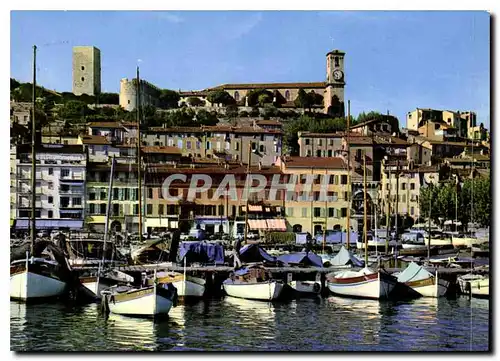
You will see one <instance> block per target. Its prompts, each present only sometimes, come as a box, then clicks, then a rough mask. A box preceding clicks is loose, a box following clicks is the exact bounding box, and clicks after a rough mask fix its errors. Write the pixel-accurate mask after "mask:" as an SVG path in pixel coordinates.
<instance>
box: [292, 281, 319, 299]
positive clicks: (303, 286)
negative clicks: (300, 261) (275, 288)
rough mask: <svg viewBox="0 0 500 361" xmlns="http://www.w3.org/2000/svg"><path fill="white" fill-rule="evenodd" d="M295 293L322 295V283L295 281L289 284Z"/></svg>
mask: <svg viewBox="0 0 500 361" xmlns="http://www.w3.org/2000/svg"><path fill="white" fill-rule="evenodd" d="M287 284H288V286H290V287H291V288H292V289H293V290H294V291H295V292H297V293H299V294H306V295H307V294H311V295H319V294H320V293H321V283H320V282H318V281H308V280H306V281H300V280H294V281H290V282H288V283H287Z"/></svg>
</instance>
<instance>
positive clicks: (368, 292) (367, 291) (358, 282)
mask: <svg viewBox="0 0 500 361" xmlns="http://www.w3.org/2000/svg"><path fill="white" fill-rule="evenodd" d="M395 286H396V281H395V280H392V279H391V278H390V277H389V276H386V275H382V274H381V273H380V272H376V273H372V274H369V275H362V276H358V277H350V278H336V277H332V278H331V279H330V280H328V289H329V290H330V292H332V293H333V294H335V295H339V296H349V297H358V298H370V299H381V298H382V299H383V298H389V294H390V293H391V292H392V290H393V289H394V287H395Z"/></svg>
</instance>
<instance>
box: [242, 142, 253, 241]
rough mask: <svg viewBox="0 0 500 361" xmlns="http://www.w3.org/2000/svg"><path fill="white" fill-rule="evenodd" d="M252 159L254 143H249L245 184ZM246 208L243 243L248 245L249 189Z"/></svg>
mask: <svg viewBox="0 0 500 361" xmlns="http://www.w3.org/2000/svg"><path fill="white" fill-rule="evenodd" d="M251 158H252V142H249V143H248V164H247V179H246V180H245V184H246V185H247V184H248V174H249V173H250V160H251ZM246 193H247V194H246V197H247V199H246V206H245V234H244V237H243V242H244V243H245V244H246V243H247V236H248V203H249V202H248V189H247V192H246Z"/></svg>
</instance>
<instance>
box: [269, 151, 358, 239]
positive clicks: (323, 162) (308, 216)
mask: <svg viewBox="0 0 500 361" xmlns="http://www.w3.org/2000/svg"><path fill="white" fill-rule="evenodd" d="M277 165H278V166H279V167H281V171H282V172H283V173H284V174H285V175H288V178H289V179H290V177H291V176H293V175H294V176H296V177H297V179H298V181H297V184H296V185H295V187H294V189H293V191H290V190H288V192H287V196H286V197H285V214H286V220H287V224H289V225H290V226H291V228H292V230H293V231H295V232H309V233H311V234H313V235H314V234H317V233H321V232H322V231H323V229H324V227H325V226H326V229H327V230H332V229H342V230H344V229H346V224H347V207H348V202H347V197H348V194H347V192H348V191H349V187H350V186H349V185H348V184H347V174H348V172H347V165H346V163H345V161H344V159H343V158H320V157H284V158H281V159H279V161H278V162H277ZM325 176H328V177H329V179H328V180H327V181H325V180H324V177H325ZM307 177H310V178H311V177H313V178H314V179H313V180H312V184H311V182H310V181H309V183H310V185H309V186H308V185H307V184H306V183H307ZM308 188H310V190H308ZM322 188H323V195H324V193H325V192H327V196H328V197H327V198H325V197H324V196H322V192H321V190H322Z"/></svg>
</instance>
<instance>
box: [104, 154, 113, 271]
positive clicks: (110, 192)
mask: <svg viewBox="0 0 500 361" xmlns="http://www.w3.org/2000/svg"><path fill="white" fill-rule="evenodd" d="M114 174H115V156H113V158H112V160H111V176H110V177H109V188H108V206H107V208H106V223H104V245H103V249H102V263H103V264H104V257H106V246H107V241H108V234H109V217H110V215H111V198H112V195H113V178H114Z"/></svg>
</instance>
